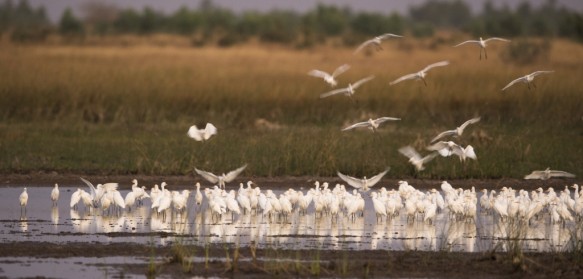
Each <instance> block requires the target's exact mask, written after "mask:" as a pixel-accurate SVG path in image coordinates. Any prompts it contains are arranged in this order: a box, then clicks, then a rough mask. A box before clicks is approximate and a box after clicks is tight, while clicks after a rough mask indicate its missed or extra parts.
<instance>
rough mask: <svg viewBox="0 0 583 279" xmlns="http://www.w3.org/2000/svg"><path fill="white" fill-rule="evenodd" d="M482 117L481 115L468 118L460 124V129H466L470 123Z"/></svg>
mask: <svg viewBox="0 0 583 279" xmlns="http://www.w3.org/2000/svg"><path fill="white" fill-rule="evenodd" d="M480 119H481V118H480V117H475V118H472V119H470V120H468V121H466V122H464V124H462V125H460V129H461V130H462V131H463V130H464V129H465V128H466V127H468V125H470V124H474V123H476V122H479V121H480Z"/></svg>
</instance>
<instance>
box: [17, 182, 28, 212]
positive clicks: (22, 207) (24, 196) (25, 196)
mask: <svg viewBox="0 0 583 279" xmlns="http://www.w3.org/2000/svg"><path fill="white" fill-rule="evenodd" d="M18 201H19V202H20V213H21V214H22V210H24V215H26V204H28V193H27V192H26V187H25V188H24V189H23V191H22V193H21V194H20V197H18Z"/></svg>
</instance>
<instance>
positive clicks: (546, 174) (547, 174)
mask: <svg viewBox="0 0 583 279" xmlns="http://www.w3.org/2000/svg"><path fill="white" fill-rule="evenodd" d="M553 177H567V178H574V177H575V175H574V174H572V173H568V172H566V171H559V170H551V169H550V168H546V169H545V170H542V171H538V170H536V171H533V172H532V173H530V174H528V175H526V176H525V177H524V179H541V180H547V179H549V178H553Z"/></svg>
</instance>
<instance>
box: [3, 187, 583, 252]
mask: <svg viewBox="0 0 583 279" xmlns="http://www.w3.org/2000/svg"><path fill="white" fill-rule="evenodd" d="M51 190H52V188H50V187H28V194H29V202H28V206H27V209H26V214H21V209H20V206H19V204H18V196H19V195H20V193H21V192H22V188H1V189H0V242H5V243H6V242H13V241H16V242H18V241H46V242H52V243H69V242H92V243H112V242H132V243H143V244H153V245H169V244H171V243H174V242H181V243H194V244H199V245H205V244H207V243H231V244H233V245H239V246H247V245H251V244H252V245H256V246H257V247H272V248H286V249H304V248H306V249H384V250H423V251H444V250H445V251H466V252H480V251H489V250H492V249H498V250H501V251H504V250H507V249H509V248H510V246H512V245H520V247H522V249H523V250H524V251H534V252H549V251H564V250H566V249H568V248H569V245H570V239H571V235H572V233H573V232H574V226H575V225H574V224H567V225H564V226H563V225H560V224H550V222H549V220H548V218H549V216H548V214H547V215H545V216H543V218H541V219H540V220H537V221H535V222H533V223H532V224H531V225H530V226H527V225H523V226H520V227H518V226H515V225H511V224H508V223H503V222H498V221H497V218H496V217H494V216H492V215H486V214H482V213H481V212H478V217H477V218H476V221H475V222H464V221H452V220H450V218H449V217H448V213H447V211H445V212H441V213H439V214H438V215H437V217H436V220H435V222H434V224H427V223H424V222H418V221H415V222H407V221H406V216H405V214H404V212H403V213H402V214H400V215H399V216H397V217H395V218H393V219H390V220H382V221H380V222H377V221H376V216H375V214H374V210H373V206H372V201H371V199H370V197H368V195H364V196H365V201H366V209H365V214H364V217H359V218H356V219H355V220H354V221H353V220H352V219H350V218H348V217H343V215H342V214H341V215H340V217H338V218H333V217H331V216H324V217H321V218H316V217H315V216H314V213H313V208H310V209H309V211H308V213H307V214H305V215H303V214H300V213H298V212H294V213H293V214H292V216H290V217H289V218H288V219H287V220H272V221H270V220H269V219H268V218H267V217H263V216H261V214H259V215H255V214H247V215H239V216H237V215H236V214H235V215H234V216H232V215H231V214H230V213H227V214H224V215H223V216H222V219H221V220H220V221H217V220H214V219H213V218H211V214H210V212H209V211H207V210H203V209H202V208H196V207H195V205H194V201H193V195H191V198H190V200H189V205H188V210H187V211H185V212H184V213H181V214H169V215H168V217H167V218H163V217H162V216H158V215H157V214H155V213H154V214H150V205H151V204H150V202H149V200H146V201H145V202H144V205H143V206H141V207H138V208H134V209H133V210H132V211H128V210H127V209H126V210H125V211H123V212H122V213H121V214H111V215H104V214H103V213H102V212H101V211H99V210H95V211H94V212H90V210H88V209H86V208H84V207H83V205H82V204H80V205H79V209H75V210H74V209H71V208H69V202H70V197H71V194H72V193H73V192H74V191H75V190H76V188H73V187H60V191H61V195H60V200H59V203H58V207H52V204H51V203H52V202H51V200H50V199H49V196H50V191H51ZM121 192H122V194H123V196H125V195H126V194H127V193H128V191H127V190H125V191H124V190H122V191H121ZM274 192H275V193H276V194H279V192H278V191H274ZM304 192H305V191H304ZM203 208H204V204H203ZM233 218H234V219H233ZM518 232H520V234H518ZM509 239H510V240H509Z"/></svg>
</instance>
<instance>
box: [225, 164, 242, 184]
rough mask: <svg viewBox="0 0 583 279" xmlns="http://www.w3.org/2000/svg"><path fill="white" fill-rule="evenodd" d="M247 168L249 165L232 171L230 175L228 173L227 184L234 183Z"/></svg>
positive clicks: (226, 176)
mask: <svg viewBox="0 0 583 279" xmlns="http://www.w3.org/2000/svg"><path fill="white" fill-rule="evenodd" d="M246 167H247V164H245V165H243V166H242V167H240V168H238V169H236V170H233V171H230V172H229V173H227V175H225V179H224V180H225V182H227V183H228V182H231V181H233V180H234V179H235V178H236V177H237V176H238V175H239V174H240V173H241V172H242V171H243V170H244V169H245V168H246Z"/></svg>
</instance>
